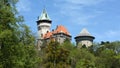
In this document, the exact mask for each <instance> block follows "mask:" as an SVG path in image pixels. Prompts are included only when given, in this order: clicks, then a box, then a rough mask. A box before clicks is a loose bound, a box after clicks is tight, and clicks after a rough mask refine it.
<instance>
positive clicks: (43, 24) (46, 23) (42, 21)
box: [37, 9, 52, 39]
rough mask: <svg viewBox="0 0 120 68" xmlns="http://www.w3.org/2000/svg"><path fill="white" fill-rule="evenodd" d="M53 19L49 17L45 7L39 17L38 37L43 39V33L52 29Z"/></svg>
mask: <svg viewBox="0 0 120 68" xmlns="http://www.w3.org/2000/svg"><path fill="white" fill-rule="evenodd" d="M51 23H52V21H51V19H50V18H49V16H48V14H47V12H46V10H45V9H43V11H42V13H41V16H39V17H38V21H37V28H38V39H42V38H43V35H44V34H45V33H47V32H48V31H50V27H51Z"/></svg>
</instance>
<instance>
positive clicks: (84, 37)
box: [75, 28, 95, 47]
mask: <svg viewBox="0 0 120 68" xmlns="http://www.w3.org/2000/svg"><path fill="white" fill-rule="evenodd" d="M94 39H95V37H94V36H92V35H91V34H90V33H89V32H88V31H87V29H85V28H84V29H82V31H81V32H80V34H79V35H78V36H76V37H75V40H76V45H77V47H82V46H83V45H85V46H86V47H89V46H91V45H92V44H93V40H94ZM80 45H82V46H80Z"/></svg>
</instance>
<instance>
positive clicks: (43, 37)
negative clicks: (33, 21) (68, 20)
mask: <svg viewBox="0 0 120 68" xmlns="http://www.w3.org/2000/svg"><path fill="white" fill-rule="evenodd" d="M51 25H52V20H51V19H50V17H49V16H48V14H47V12H46V10H45V9H43V11H42V13H41V16H39V17H38V21H37V28H38V40H37V46H38V49H39V50H40V49H41V47H43V46H42V45H43V43H47V42H49V41H50V40H54V41H57V42H59V43H60V44H61V43H63V42H64V41H65V40H66V39H68V40H71V37H72V36H71V34H70V33H69V32H68V30H67V29H66V28H65V27H64V26H63V25H58V26H57V27H56V29H54V30H52V31H50V29H51ZM94 39H95V37H94V36H92V35H91V34H90V33H89V32H88V31H87V29H85V28H84V29H83V30H82V31H81V32H80V34H78V35H77V36H76V37H75V40H76V45H77V47H78V48H79V47H81V46H79V44H81V45H85V46H86V47H89V46H91V45H92V43H93V40H94Z"/></svg>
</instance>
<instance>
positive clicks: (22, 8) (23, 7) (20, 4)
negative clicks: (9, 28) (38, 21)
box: [16, 0, 31, 12]
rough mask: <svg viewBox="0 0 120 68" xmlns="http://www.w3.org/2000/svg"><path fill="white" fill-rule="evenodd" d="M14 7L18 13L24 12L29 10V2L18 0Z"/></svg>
mask: <svg viewBox="0 0 120 68" xmlns="http://www.w3.org/2000/svg"><path fill="white" fill-rule="evenodd" d="M16 6H17V9H18V11H19V12H26V11H30V10H31V8H30V1H29V0H19V2H18V3H17V5H16Z"/></svg>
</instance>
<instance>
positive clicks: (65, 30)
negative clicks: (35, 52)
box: [54, 25, 70, 35]
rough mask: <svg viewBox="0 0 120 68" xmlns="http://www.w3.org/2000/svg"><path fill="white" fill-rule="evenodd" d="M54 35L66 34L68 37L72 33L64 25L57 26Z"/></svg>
mask: <svg viewBox="0 0 120 68" xmlns="http://www.w3.org/2000/svg"><path fill="white" fill-rule="evenodd" d="M54 33H55V34H56V33H64V34H66V35H70V33H69V32H68V30H67V29H66V28H65V27H64V26H62V25H59V26H57V28H56V30H55V31H54Z"/></svg>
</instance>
